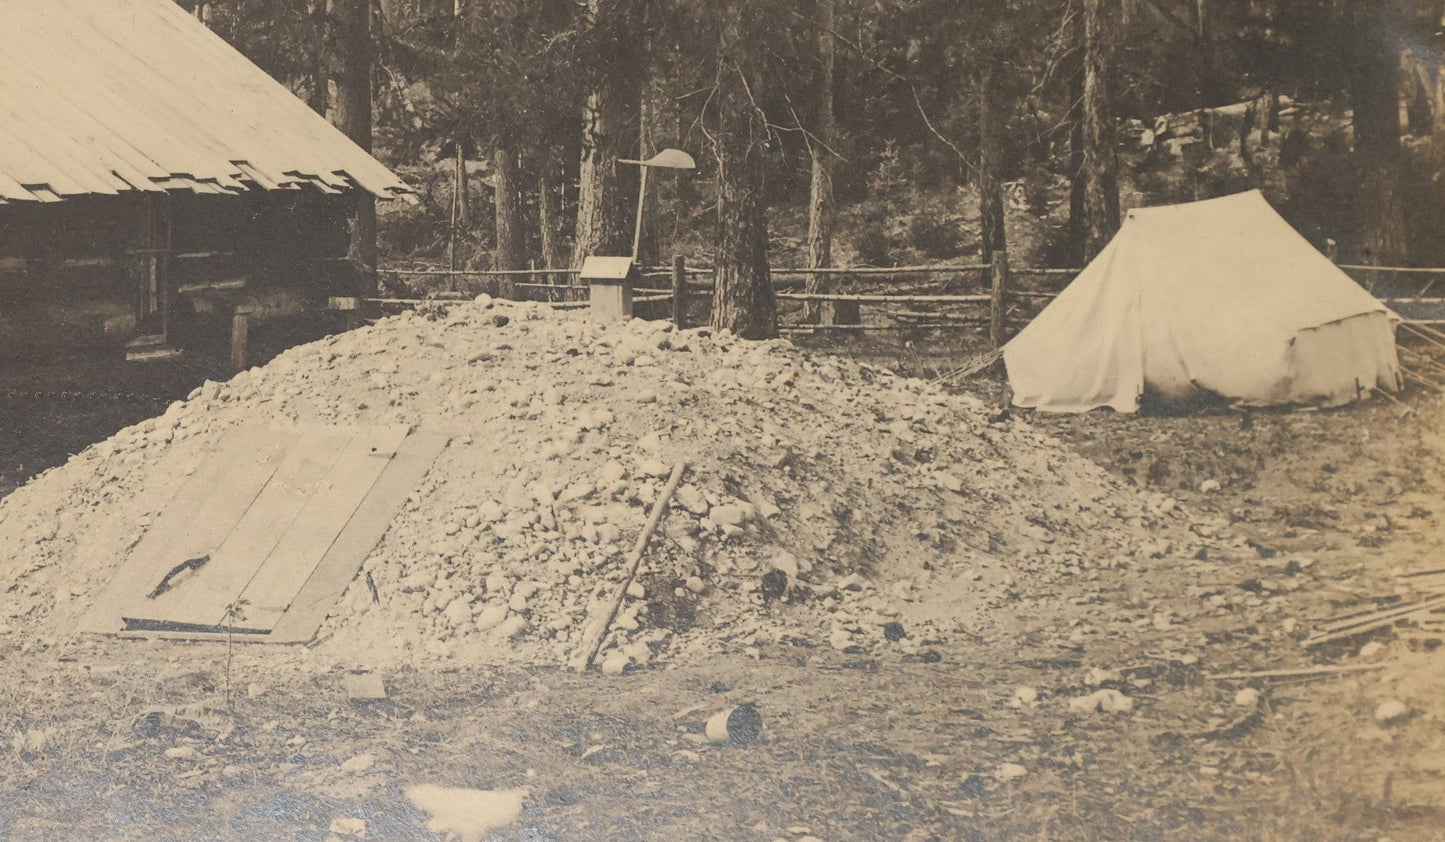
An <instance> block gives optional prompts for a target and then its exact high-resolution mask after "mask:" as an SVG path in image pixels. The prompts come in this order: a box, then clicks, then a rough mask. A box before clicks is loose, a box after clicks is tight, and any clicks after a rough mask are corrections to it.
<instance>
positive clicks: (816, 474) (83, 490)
mask: <svg viewBox="0 0 1445 842" xmlns="http://www.w3.org/2000/svg"><path fill="white" fill-rule="evenodd" d="M258 422H272V423H276V424H279V425H285V424H294V423H308V424H311V423H337V424H393V423H405V424H411V425H415V426H417V427H426V428H430V429H434V430H439V431H442V432H444V433H447V434H449V435H450V437H451V440H450V444H449V446H448V447H447V448H446V449H445V450H444V451H443V453H442V454H441V456H440V457H439V458H438V459H437V461H436V463H435V464H434V465H433V467H432V470H431V472H430V474H429V475H428V476H427V477H426V479H425V480H424V481H423V482H422V484H421V485H420V486H419V487H418V488H416V489H415V491H414V493H413V494H412V495H411V497H410V499H409V501H408V502H407V503H406V504H405V506H404V507H403V510H402V512H401V513H400V514H399V516H398V517H397V518H396V520H395V521H394V522H393V523H392V524H391V527H390V529H389V531H388V532H387V534H386V536H385V537H384V538H383V540H382V542H381V543H380V545H379V546H378V547H377V548H376V550H375V551H374V552H373V553H372V554H371V556H370V557H369V558H368V559H367V560H366V562H365V564H364V566H363V569H362V573H361V575H360V576H359V577H358V578H357V579H356V580H355V582H353V584H352V585H351V587H350V588H349V589H348V591H347V593H346V594H345V596H344V597H343V598H342V600H341V601H340V603H339V604H338V605H337V606H336V608H335V610H334V611H333V613H332V616H331V617H330V618H329V619H328V620H327V622H326V624H325V625H324V626H323V628H322V630H321V632H320V638H321V640H322V643H320V644H319V647H321V648H322V649H324V650H327V651H331V652H333V653H334V654H335V656H336V657H337V658H338V659H341V660H346V659H353V658H354V659H355V660H357V661H365V662H368V663H377V662H387V661H393V662H395V661H420V662H425V661H434V660H437V659H465V660H474V661H487V662H496V661H506V660H525V661H530V662H534V663H563V662H566V661H567V660H568V659H569V658H570V657H571V656H573V655H574V654H575V653H576V652H577V650H578V647H579V646H580V645H581V642H582V634H583V628H584V626H585V625H586V623H587V621H588V619H589V617H593V616H595V615H596V614H597V613H599V612H600V611H602V610H603V606H604V605H605V603H606V602H607V601H608V600H609V599H610V597H611V595H612V594H613V593H614V592H615V591H616V590H617V589H618V588H620V587H621V586H622V584H623V580H624V575H625V569H624V568H625V565H624V560H625V558H626V556H627V555H628V552H629V551H630V549H631V547H632V545H633V543H634V542H635V540H636V539H637V537H638V534H639V533H640V531H641V530H642V527H643V524H644V523H645V521H646V519H647V515H648V510H649V508H650V507H651V505H652V504H653V502H654V501H655V500H656V499H657V497H658V495H659V494H660V493H661V491H662V488H663V486H664V485H665V483H666V480H667V477H668V475H669V474H670V472H671V471H672V468H673V466H674V465H677V464H679V463H686V464H687V466H688V468H687V473H686V475H685V478H684V481H683V483H682V484H681V486H680V487H679V488H678V489H677V492H676V494H675V495H674V498H673V500H672V502H671V505H670V507H669V510H668V512H667V515H666V517H665V518H664V520H663V521H662V525H661V527H660V528H659V530H658V534H657V535H656V536H654V538H653V541H652V543H651V545H650V547H649V550H648V552H647V555H646V557H645V560H644V563H643V566H642V570H641V573H640V575H639V576H638V578H637V580H636V581H635V582H633V584H632V585H631V587H630V588H628V591H627V597H626V599H625V600H624V602H623V604H622V608H621V610H620V611H619V613H618V616H617V618H616V620H615V621H614V622H613V624H612V626H611V632H610V634H609V636H608V638H607V640H606V646H605V648H604V649H603V652H602V657H601V658H600V663H601V664H602V666H603V668H604V669H605V670H606V671H609V672H617V671H622V670H624V669H627V668H628V667H629V666H640V665H644V664H647V663H649V662H651V661H653V660H655V659H658V658H668V659H676V658H686V657H692V656H694V655H697V654H699V653H710V652H716V651H720V650H737V651H754V650H756V649H758V648H760V647H764V646H766V645H769V644H773V643H779V642H787V641H789V640H803V641H809V642H817V643H819V644H827V645H831V646H833V647H835V648H838V649H845V650H853V649H855V648H856V649H857V650H862V651H866V650H871V649H875V648H880V647H894V648H897V649H900V650H902V651H903V652H905V653H907V652H913V653H917V652H921V651H924V650H926V649H927V647H929V646H931V645H935V644H936V643H937V642H939V641H942V640H945V639H946V638H947V636H948V635H950V634H954V633H956V632H958V631H960V630H964V631H968V632H970V633H974V634H977V633H984V632H987V631H988V630H989V629H990V628H992V627H999V628H1002V627H1006V626H1007V625H1008V624H1009V623H1010V615H1011V614H1012V613H1013V611H1014V610H1015V609H1010V608H1008V607H1006V605H1007V600H1005V599H1003V595H1005V594H1011V595H1013V594H1017V593H1019V592H1025V591H1027V590H1028V589H1029V588H1030V587H1034V586H1036V585H1038V584H1041V583H1042V584H1047V583H1048V582H1051V581H1056V580H1057V579H1058V578H1059V577H1061V576H1067V575H1071V574H1073V573H1075V572H1077V571H1079V570H1084V569H1089V568H1096V567H1110V566H1115V565H1118V564H1121V563H1125V562H1126V561H1127V560H1128V559H1129V558H1131V557H1133V556H1134V555H1135V554H1137V553H1140V552H1146V553H1147V551H1148V550H1147V548H1146V549H1145V550H1142V551H1141V550H1140V549H1139V548H1140V547H1141V546H1145V542H1146V541H1147V535H1148V530H1149V528H1150V527H1151V525H1152V524H1153V522H1154V518H1155V517H1156V516H1157V515H1158V509H1159V508H1160V507H1158V506H1157V505H1151V504H1150V503H1149V502H1148V501H1145V500H1142V499H1141V498H1139V497H1137V496H1136V495H1135V494H1133V493H1132V492H1130V491H1128V490H1126V489H1123V488H1120V487H1118V486H1117V485H1115V484H1114V483H1112V482H1111V481H1110V480H1109V479H1108V478H1107V477H1105V475H1104V474H1103V472H1102V471H1101V470H1099V469H1098V468H1096V467H1095V466H1094V465H1092V464H1091V463H1088V462H1086V461H1084V460H1082V459H1080V458H1078V457H1076V456H1074V455H1072V454H1071V453H1069V452H1067V451H1065V450H1064V449H1062V448H1061V447H1060V446H1058V445H1057V443H1055V442H1054V441H1052V440H1050V439H1049V438H1048V437H1046V436H1044V435H1043V434H1041V433H1038V432H1037V431H1035V430H1033V429H1031V428H1030V427H1028V426H1027V425H1026V424H1024V423H1022V422H1020V421H1019V420H1017V419H1013V418H1009V417H1007V415H1006V414H1002V413H995V412H994V411H993V410H991V409H990V408H988V407H986V406H985V405H983V404H982V403H981V402H979V401H977V400H975V399H973V398H970V397H967V396H954V395H949V394H946V393H945V392H943V391H942V390H940V389H939V388H938V387H936V386H935V385H933V384H930V383H926V382H922V381H917V380H909V379H904V378H899V377H896V376H894V375H892V374H891V373H889V372H887V371H884V370H880V369H877V368H872V367H869V366H867V365H862V364H858V363H855V362H851V361H848V360H844V359H838V358H834V357H828V356H819V355H809V354H806V353H804V352H802V351H800V350H798V349H796V348H795V347H793V346H792V345H790V344H789V343H787V342H785V341H771V342H747V341H743V340H739V339H737V338H735V337H732V336H730V335H718V334H713V333H711V332H709V331H707V330H690V331H675V330H672V329H671V326H670V325H668V324H667V323H665V322H646V321H641V320H634V321H632V322H630V323H627V324H618V325H599V324H595V323H593V322H591V321H588V320H587V319H585V318H583V317H579V316H578V315H577V314H576V313H567V312H557V311H553V310H552V309H550V308H548V307H547V306H546V305H535V304H515V303H509V302H493V301H491V300H489V299H486V298H485V297H484V298H482V299H479V300H478V301H476V302H468V303H463V304H457V305H453V306H451V307H448V308H445V309H442V308H440V307H426V306H424V307H422V308H420V309H419V310H418V311H416V312H410V313H407V314H403V315H400V316H395V317H391V318H387V319H384V320H382V321H380V322H378V323H377V324H375V325H373V326H369V327H365V328H362V329H360V330H356V331H352V332H349V333H345V334H341V335H337V336H332V337H329V338H327V339H325V340H322V341H320V342H316V343H312V344H310V345H306V346H302V347H298V348H294V349H292V350H290V351H287V352H286V353H285V354H283V355H281V356H280V357H278V358H277V359H276V360H274V361H273V362H272V363H270V364H269V365H267V366H265V367H263V368H258V369H253V370H251V371H248V372H243V373H241V374H239V375H237V376H236V377H234V378H233V379H232V380H230V381H229V382H226V383H208V384H206V385H205V386H204V387H202V388H201V389H198V390H197V391H196V392H195V393H194V394H193V395H192V396H191V398H190V399H189V400H187V401H184V402H180V403H177V404H175V405H174V406H172V407H171V408H170V409H169V410H168V411H167V412H166V413H165V414H164V415H163V416H161V417H159V418H156V419H152V420H150V421H147V422H144V423H142V424H140V425H137V426H136V427H133V428H129V429H127V430H125V431H122V432H121V433H120V434H118V435H117V436H115V437H114V438H112V439H111V440H109V441H106V442H102V443H100V444H98V445H96V446H94V447H91V448H89V449H87V450H86V451H85V452H84V453H81V454H79V455H77V456H76V457H74V458H73V459H72V460H71V461H70V462H69V463H68V464H66V465H64V466H62V467H60V468H57V469H55V470H53V471H50V472H47V473H46V474H44V475H42V476H41V477H39V478H37V479H36V480H35V481H33V482H32V483H30V484H29V485H27V486H26V487H24V488H22V489H20V490H18V491H16V492H15V493H14V494H12V495H11V496H10V497H8V498H6V499H5V500H4V501H0V547H4V549H5V556H6V561H5V562H4V563H3V565H0V592H4V593H6V594H7V599H6V601H5V604H4V605H3V606H0V631H3V630H4V629H5V628H7V627H8V628H10V629H12V630H14V629H16V628H17V627H18V626H19V625H20V624H22V623H23V624H24V626H25V627H26V628H28V629H30V630H31V631H32V633H33V632H37V631H38V632H39V636H38V637H37V638H36V639H38V640H41V641H44V640H45V639H46V638H47V636H48V637H55V636H60V635H63V634H64V633H65V630H66V629H68V628H71V627H73V622H74V619H75V618H76V617H78V616H79V615H80V614H81V613H83V611H84V610H85V609H86V608H87V607H88V605H89V604H90V602H91V601H92V600H93V599H94V597H95V595H96V594H97V593H98V592H99V589H100V588H103V587H104V586H105V584H106V582H107V580H108V578H109V576H110V574H111V572H113V570H114V569H115V567H116V566H117V565H119V563H120V562H121V561H122V560H123V559H124V557H125V554H126V552H127V551H128V549H129V548H130V547H132V546H134V544H135V542H136V541H137V540H138V539H139V537H140V536H141V535H142V534H144V530H145V529H146V528H147V527H148V526H149V525H150V524H151V523H153V522H154V520H155V518H156V517H158V516H159V515H160V512H161V510H162V509H163V508H164V506H165V504H166V501H168V500H169V499H170V495H172V494H174V492H175V490H176V488H177V487H178V485H179V483H180V482H181V481H183V480H184V478H185V476H187V475H189V474H190V473H193V472H194V471H195V470H196V469H197V468H198V467H199V466H200V465H202V464H203V463H204V461H205V460H206V459H208V458H211V457H212V456H213V453H214V450H213V449H214V447H215V444H216V442H217V441H219V439H220V436H221V435H222V433H223V432H224V431H225V430H226V429H228V428H230V427H232V426H235V425H238V424H242V423H258Z"/></svg>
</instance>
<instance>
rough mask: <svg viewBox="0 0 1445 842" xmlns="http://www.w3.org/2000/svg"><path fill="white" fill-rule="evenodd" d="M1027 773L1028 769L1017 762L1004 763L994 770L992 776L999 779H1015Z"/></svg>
mask: <svg viewBox="0 0 1445 842" xmlns="http://www.w3.org/2000/svg"><path fill="white" fill-rule="evenodd" d="M1028 773H1029V770H1028V769H1025V768H1024V767H1023V766H1020V765H1019V764H1017V763H1004V764H1003V765H1001V766H999V767H998V769H996V770H995V771H994V773H993V776H994V777H995V778H997V779H998V780H1001V781H1016V780H1018V779H1019V778H1022V777H1024V776H1025V775H1027V774H1028Z"/></svg>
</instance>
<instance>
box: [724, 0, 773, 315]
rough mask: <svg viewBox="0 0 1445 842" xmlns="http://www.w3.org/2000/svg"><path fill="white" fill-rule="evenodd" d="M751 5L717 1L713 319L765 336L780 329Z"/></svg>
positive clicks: (764, 127) (732, 0) (765, 129)
mask: <svg viewBox="0 0 1445 842" xmlns="http://www.w3.org/2000/svg"><path fill="white" fill-rule="evenodd" d="M751 5H752V4H751V3H749V2H747V0H729V2H727V4H726V6H725V8H724V9H722V14H723V18H722V27H721V30H722V44H721V49H720V51H719V62H720V67H719V69H718V77H717V78H718V88H717V93H716V94H715V97H716V101H717V112H718V127H717V132H716V135H715V140H714V152H715V154H716V156H717V167H718V174H717V186H718V201H717V210H718V216H717V219H718V226H717V253H716V256H715V257H714V261H715V269H714V284H715V289H714V292H713V305H712V326H713V328H714V329H717V330H730V331H732V332H733V333H735V334H737V335H739V336H741V337H743V338H745V339H767V338H770V337H773V336H776V335H777V333H778V304H777V298H776V297H775V296H774V294H773V279H772V274H771V270H770V268H769V266H768V228H767V195H766V189H767V184H766V176H765V172H766V171H765V166H766V161H765V144H766V143H767V139H768V127H767V125H766V124H765V123H764V122H763V117H762V114H761V113H759V110H758V106H757V105H755V104H754V100H755V99H757V98H759V97H761V95H762V89H761V82H762V79H761V75H760V74H759V73H757V72H756V68H755V65H754V59H753V57H752V56H751V55H749V50H750V49H757V46H756V43H755V40H756V39H747V38H745V37H744V34H743V31H742V23H741V21H742V20H743V18H744V16H745V15H747V14H748V12H750V11H751V9H750V7H751ZM745 80H746V81H745Z"/></svg>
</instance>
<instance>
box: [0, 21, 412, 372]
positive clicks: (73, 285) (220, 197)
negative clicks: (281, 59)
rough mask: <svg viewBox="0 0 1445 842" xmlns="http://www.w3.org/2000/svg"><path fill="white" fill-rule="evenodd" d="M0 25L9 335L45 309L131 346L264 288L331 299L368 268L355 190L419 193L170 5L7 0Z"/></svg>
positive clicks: (158, 341)
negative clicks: (354, 226)
mask: <svg viewBox="0 0 1445 842" xmlns="http://www.w3.org/2000/svg"><path fill="white" fill-rule="evenodd" d="M0 32H3V33H5V49H3V50H0V333H9V334H10V336H7V337H5V338H6V339H7V340H13V339H14V336H15V335H16V334H19V333H24V331H25V330H26V329H30V330H35V329H36V328H37V327H40V326H41V325H40V323H44V329H45V330H50V331H52V332H53V331H57V330H58V331H62V332H64V331H71V330H73V331H76V332H79V333H84V332H87V331H89V332H95V331H101V332H102V333H103V334H105V335H107V336H109V337H111V338H112V340H113V341H112V343H111V344H112V345H113V346H114V348H115V350H116V352H121V351H122V349H123V350H124V351H125V352H127V354H128V357H129V358H134V359H143V358H147V357H154V356H164V355H168V354H175V353H179V352H180V351H181V350H182V349H183V348H184V347H185V346H186V345H187V344H188V343H190V342H192V341H200V339H201V338H202V337H200V335H199V332H203V331H210V330H212V329H213V328H211V327H208V325H214V326H215V328H214V329H223V330H229V329H230V326H231V325H232V323H233V319H232V315H233V312H234V311H237V310H238V309H239V310H240V311H241V312H248V311H251V310H253V309H255V308H256V306H257V302H262V301H275V300H278V296H280V298H281V299H284V300H287V301H291V302H293V304H292V305H291V307H290V309H291V311H292V312H295V311H296V310H297V309H306V308H307V307H312V308H315V307H316V302H320V305H321V306H324V302H325V299H326V297H327V296H328V295H340V294H347V295H354V294H356V290H357V288H358V286H359V285H360V284H361V282H362V280H363V279H364V278H365V277H366V274H367V273H366V271H365V267H357V266H354V265H352V264H351V263H350V262H348V261H347V259H346V255H347V254H348V250H349V246H350V236H351V234H350V231H351V225H350V220H351V218H352V217H353V216H354V214H355V209H356V207H357V206H358V203H359V202H360V201H363V200H365V201H371V200H403V201H408V200H412V199H413V194H412V191H411V190H410V188H408V187H407V185H406V184H404V183H403V182H402V181H401V179H399V178H398V177H397V176H396V175H394V174H393V173H392V172H390V171H389V170H388V169H387V168H386V167H385V166H383V165H382V164H380V163H379V162H378V161H376V160H375V159H374V158H373V157H372V156H371V155H370V154H368V153H367V152H366V151H364V150H363V149H362V148H361V147H359V146H357V145H356V144H355V143H353V142H352V141H351V140H350V139H348V138H347V137H346V136H345V135H344V134H342V133H341V132H340V131H339V130H337V129H336V128H335V127H333V126H332V125H331V124H330V123H328V122H327V121H326V119H325V118H323V117H322V116H320V115H318V114H317V113H316V112H314V111H313V110H311V108H309V107H308V106H307V105H306V104H305V103H304V102H302V101H301V100H300V99H298V98H297V97H296V96H294V95H293V94H292V93H291V91H290V90H288V89H287V88H286V87H285V86H284V85H282V84H280V83H279V82H277V81H276V80H274V79H272V78H271V77H270V76H268V75H267V74H266V73H265V72H264V71H262V70H261V69H260V68H258V67H257V66H255V65H254V64H252V63H251V62H250V61H248V60H247V59H246V58H245V57H244V56H243V55H241V54H240V53H239V52H237V51H236V50H235V49H233V48H232V47H231V46H230V45H229V44H227V43H226V42H225V41H224V40H222V39H221V38H220V37H219V36H218V35H216V34H215V33H213V32H211V31H210V30H209V29H207V28H206V26H205V25H204V24H203V23H201V22H200V21H198V20H196V18H195V17H193V16H191V15H189V14H187V12H186V11H185V10H184V9H182V8H181V7H180V6H178V5H177V4H176V3H175V2H174V0H0ZM281 309H286V308H281ZM208 315H209V316H213V317H214V318H209V319H208V318H207V316H208ZM37 319H38V320H39V322H37ZM221 326H224V327H221Z"/></svg>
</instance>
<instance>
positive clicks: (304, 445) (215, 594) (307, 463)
mask: <svg viewBox="0 0 1445 842" xmlns="http://www.w3.org/2000/svg"><path fill="white" fill-rule="evenodd" d="M352 437H353V431H350V430H345V431H338V430H335V429H323V428H302V429H301V430H300V431H299V435H297V434H293V435H292V436H290V438H289V441H288V442H287V445H288V446H287V448H286V454H285V456H284V457H283V458H282V460H281V464H280V465H278V466H277V468H276V470H275V472H274V473H273V474H272V475H271V478H270V480H269V481H268V482H267V483H266V485H265V487H264V488H262V489H261V493H260V494H259V495H257V496H256V497H254V499H253V501H252V503H251V505H250V506H249V507H248V508H246V509H245V510H244V514H243V515H241V517H240V519H239V520H238V521H236V522H235V525H234V527H233V528H232V529H231V530H230V531H229V533H228V534H227V536H226V539H225V540H224V541H222V542H221V544H220V546H219V547H216V548H214V549H213V551H212V552H211V554H210V556H211V558H210V560H209V561H208V562H206V564H205V565H204V566H203V567H201V568H200V569H198V570H196V571H195V572H194V573H192V574H190V575H188V576H187V577H186V578H184V579H183V580H179V581H177V582H175V583H174V584H173V586H172V587H171V588H170V589H169V590H167V591H166V592H165V593H163V594H161V595H159V596H157V597H155V598H151V596H150V592H149V590H147V591H146V592H144V593H139V594H135V595H134V599H133V601H132V602H131V604H130V605H129V606H127V613H125V614H124V615H123V617H124V618H125V619H127V620H130V619H135V620H153V621H165V622H169V623H176V624H184V625H189V626H219V625H221V624H222V623H223V621H224V620H225V619H226V615H227V611H228V608H229V607H230V606H231V605H232V604H233V603H234V602H235V601H236V600H237V598H238V597H239V596H240V594H241V590H242V589H243V588H245V586H246V584H247V583H248V582H250V581H251V578H252V577H253V576H255V575H256V571H257V570H258V569H259V568H260V566H261V564H262V562H264V561H265V559H266V557H267V556H268V555H270V553H271V551H272V550H273V549H275V547H276V545H277V543H279V542H280V540H281V537H282V536H283V535H285V534H286V531H287V530H289V529H290V528H291V525H292V524H293V523H294V522H295V521H296V518H297V517H298V516H299V515H300V513H301V510H302V509H303V508H304V506H305V505H306V502H307V501H308V499H310V498H311V496H312V495H313V494H315V493H316V492H317V491H318V490H319V489H320V482H321V480H322V478H324V477H325V475H326V474H327V473H328V472H329V471H330V470H331V467H332V465H333V464H335V463H336V460H337V458H338V457H339V456H340V454H341V451H342V450H343V448H344V447H345V446H346V444H347V443H348V442H349V441H350V440H351V438H352ZM225 482H226V483H227V484H228V485H229V478H227V480H225Z"/></svg>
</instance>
